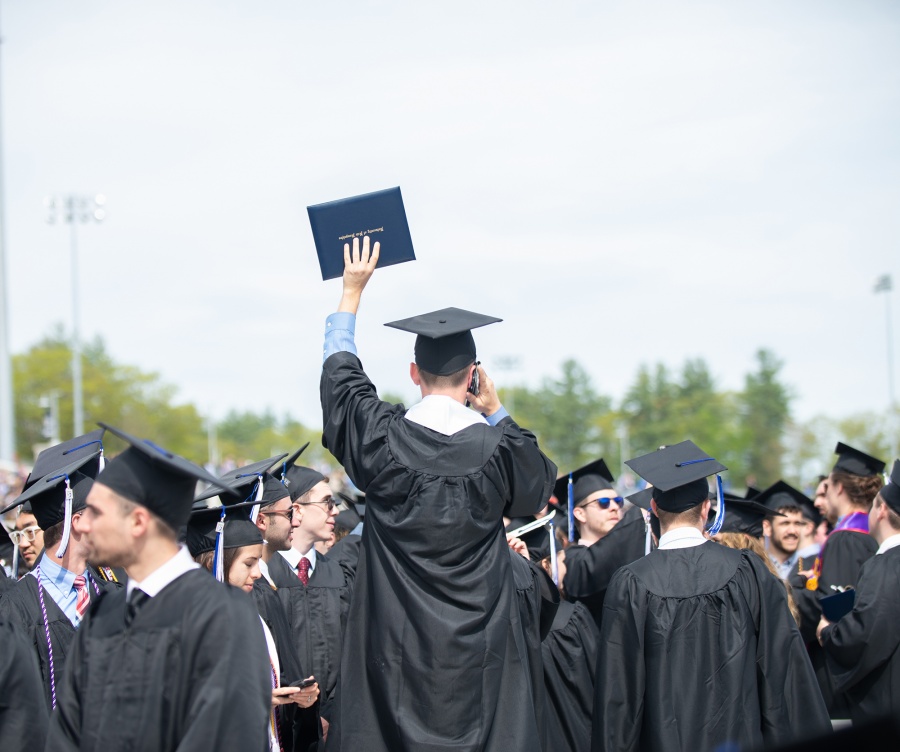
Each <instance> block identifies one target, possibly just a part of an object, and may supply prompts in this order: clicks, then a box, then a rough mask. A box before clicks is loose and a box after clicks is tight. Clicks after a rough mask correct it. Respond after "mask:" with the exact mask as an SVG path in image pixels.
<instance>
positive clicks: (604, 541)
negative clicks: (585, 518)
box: [563, 507, 647, 629]
mask: <svg viewBox="0 0 900 752" xmlns="http://www.w3.org/2000/svg"><path fill="white" fill-rule="evenodd" d="M646 544H647V524H646V522H644V516H643V510H642V509H640V508H639V507H631V509H629V510H628V511H627V512H625V515H624V516H623V517H622V519H621V520H620V521H619V522H618V524H616V526H615V527H614V528H613V529H612V530H610V531H609V533H607V534H606V535H605V536H603V537H602V538H601V539H600V540H598V541H597V542H596V543H594V544H593V545H592V546H587V547H586V546H569V547H568V548H567V549H566V576H565V578H564V579H563V592H564V593H565V594H566V598H568V599H569V600H572V601H578V602H580V603H583V604H584V605H585V606H586V607H587V609H588V611H589V612H590V614H591V616H592V617H593V618H594V622H595V623H596V625H597V628H598V629H599V628H600V622H601V619H602V618H603V599H604V598H605V597H606V589H607V587H609V581H610V580H611V579H612V576H613V575H614V574H615V573H616V570H617V569H618V568H619V567H623V566H625V565H626V564H630V563H631V562H633V561H637V560H638V559H640V558H641V557H642V556H643V555H644V551H645V549H646Z"/></svg>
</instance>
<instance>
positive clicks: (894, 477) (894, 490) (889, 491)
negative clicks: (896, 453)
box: [878, 460, 900, 514]
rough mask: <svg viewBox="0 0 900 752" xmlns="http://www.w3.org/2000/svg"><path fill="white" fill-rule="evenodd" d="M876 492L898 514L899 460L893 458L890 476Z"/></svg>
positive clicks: (899, 505)
mask: <svg viewBox="0 0 900 752" xmlns="http://www.w3.org/2000/svg"><path fill="white" fill-rule="evenodd" d="M878 493H879V494H881V498H882V499H884V501H885V503H886V504H887V505H888V506H889V507H890V508H891V509H893V510H894V511H895V512H896V513H897V514H900V460H894V466H893V467H892V468H891V477H890V478H888V482H887V484H886V485H885V486H884V488H882V489H881V490H880V491H879V492H878Z"/></svg>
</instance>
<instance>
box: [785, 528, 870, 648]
mask: <svg viewBox="0 0 900 752" xmlns="http://www.w3.org/2000/svg"><path fill="white" fill-rule="evenodd" d="M877 550H878V544H877V543H876V542H875V539H874V538H872V537H871V536H869V535H866V534H865V533H860V532H857V531H855V530H837V531H835V532H833V533H832V534H831V535H830V536H829V537H828V542H827V543H826V544H825V550H824V551H823V552H822V569H821V572H820V573H819V582H818V586H817V588H816V589H815V590H805V589H794V591H793V593H794V600H795V601H796V602H797V607H798V608H799V609H800V629H801V631H802V633H803V639H804V640H806V642H807V643H808V644H810V645H812V644H813V643H816V627H818V626H819V619H820V618H821V616H822V608H821V606H819V598H824V597H825V596H826V595H833V594H834V590H832V589H831V586H832V585H838V586H844V585H850V586H855V585H856V583H857V582H858V581H859V573H860V570H861V569H862V565H863V564H865V563H866V562H867V561H868V560H869V559H871V558H872V556H874V555H875V551H877Z"/></svg>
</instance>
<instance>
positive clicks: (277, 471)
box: [269, 441, 309, 486]
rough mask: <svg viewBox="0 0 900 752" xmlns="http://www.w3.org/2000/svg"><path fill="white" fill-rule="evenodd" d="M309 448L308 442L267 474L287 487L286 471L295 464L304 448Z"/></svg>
mask: <svg viewBox="0 0 900 752" xmlns="http://www.w3.org/2000/svg"><path fill="white" fill-rule="evenodd" d="M308 446H309V442H308V441H307V442H306V443H305V444H304V445H303V446H302V447H300V448H299V449H298V450H297V451H296V452H294V453H293V454H292V455H291V456H290V457H288V458H287V459H286V460H284V461H282V462H280V463H279V464H278V467H273V468H272V469H271V470H270V471H269V472H271V473H272V475H273V476H274V477H275V478H276V479H277V480H278V481H279V482H280V483H283V484H284V485H285V486H287V485H288V481H287V480H286V473H287V471H288V470H289V469H290V468H292V467H293V466H294V463H295V462H297V459H298V458H299V457H300V455H301V454H303V452H305V451H306V447H308Z"/></svg>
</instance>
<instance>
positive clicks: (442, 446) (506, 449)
mask: <svg viewBox="0 0 900 752" xmlns="http://www.w3.org/2000/svg"><path fill="white" fill-rule="evenodd" d="M376 247H377V244H376ZM345 255H346V256H347V257H348V259H349V251H348V253H347V254H345ZM370 261H371V260H370V257H369V252H368V240H367V239H366V241H365V243H364V249H363V254H362V257H361V256H360V253H359V249H358V247H357V248H356V249H355V251H354V260H353V261H352V262H350V263H349V264H348V265H347V267H346V269H345V273H344V297H343V299H342V304H341V308H340V310H339V312H338V313H337V314H335V315H333V316H331V317H329V320H328V323H327V327H326V332H329V333H331V332H334V333H336V334H337V336H338V337H341V336H343V337H344V341H343V343H341V344H338V345H335V342H334V340H327V341H326V359H325V362H324V367H323V372H322V379H321V387H320V391H321V399H322V411H323V416H324V424H325V425H324V432H323V444H324V445H325V446H326V447H327V448H328V449H329V450H330V451H331V453H332V454H333V455H334V456H335V458H336V459H337V460H338V462H340V463H341V464H342V465H343V467H344V468H345V470H346V472H347V475H348V476H349V477H350V479H351V480H352V481H353V483H354V485H355V486H356V487H357V488H359V489H360V490H361V491H363V492H364V493H365V494H366V517H365V525H364V528H363V534H362V543H361V547H360V556H359V565H358V570H357V574H356V584H355V589H354V593H353V599H352V601H351V604H350V614H349V618H348V622H347V630H346V632H345V635H344V652H343V655H342V657H341V677H340V684H339V686H338V694H337V698H338V701H337V703H336V712H335V715H334V717H333V719H332V729H331V731H330V732H329V737H328V749H333V750H357V749H366V750H368V751H370V752H381V751H382V750H384V751H387V750H390V752H402V750H445V749H454V750H460V752H466V751H471V752H474V751H475V750H485V751H490V750H504V751H505V750H511V749H515V750H517V751H518V752H531V751H534V752H537V750H540V749H541V732H540V729H539V724H538V719H537V713H536V709H535V700H534V697H533V683H532V676H531V673H530V671H531V670H530V667H529V661H528V650H527V646H525V645H524V644H523V635H522V626H521V624H519V623H516V622H514V621H513V619H512V615H513V614H515V613H516V612H517V611H518V606H517V588H516V582H515V578H514V573H513V570H512V565H511V563H510V555H509V553H508V549H507V544H506V540H505V535H504V532H503V521H502V518H503V515H504V514H505V515H506V516H508V517H516V516H525V515H530V514H534V513H535V512H536V511H538V510H539V509H540V508H541V507H543V506H544V505H545V504H546V503H547V499H548V498H549V497H550V489H551V487H552V485H553V481H554V479H555V478H556V467H555V466H554V465H553V463H551V462H550V461H549V460H548V459H547V458H546V457H545V456H544V455H543V454H542V453H541V451H540V449H539V448H538V446H537V442H536V440H535V438H534V436H533V435H532V434H531V433H529V432H528V431H525V430H524V429H522V428H520V427H519V426H518V425H517V424H516V423H515V422H514V421H513V420H512V418H510V417H508V415H507V414H506V412H505V410H504V411H502V413H501V412H500V411H501V410H502V408H501V407H500V406H499V400H497V399H496V391H495V389H494V387H493V384H492V382H490V381H489V380H488V379H487V376H486V374H485V372H484V369H483V368H481V367H480V366H476V364H475V360H476V358H475V343H474V339H473V338H472V335H471V332H470V331H469V330H470V329H471V328H473V327H475V326H480V325H484V324H485V323H489V322H491V321H492V319H489V318H488V317H481V316H479V315H478V314H471V313H468V312H462V311H458V310H457V309H448V310H447V311H445V312H435V314H434V315H433V316H431V315H426V316H424V317H417V318H416V319H414V320H410V321H406V322H395V323H394V324H393V325H394V326H396V327H397V328H405V329H412V330H417V333H418V334H419V335H420V336H419V337H418V338H417V340H416V364H415V365H414V366H412V367H411V372H412V374H413V380H414V382H415V383H417V384H422V383H425V384H426V386H425V387H423V391H427V390H428V389H429V388H428V387H427V383H430V384H432V385H434V384H438V383H440V382H439V380H438V379H439V377H441V376H450V375H454V374H455V375H456V378H454V379H453V381H452V383H453V384H454V385H455V386H451V387H450V390H451V391H452V392H453V395H454V396H450V395H449V394H437V393H433V392H432V393H429V396H425V397H424V399H423V401H422V402H421V403H419V405H417V406H416V407H415V408H413V410H411V411H410V412H409V413H407V411H406V410H405V409H404V408H403V406H402V405H392V404H389V403H387V402H383V401H382V400H380V399H379V398H378V395H377V392H376V389H375V386H374V385H373V384H372V382H371V381H370V380H369V379H368V377H367V376H366V374H365V372H364V371H363V368H362V364H361V363H360V360H359V359H358V358H357V357H356V355H355V354H354V353H353V351H352V350H355V345H353V344H352V342H351V343H347V341H346V339H347V335H350V336H351V337H352V334H351V332H352V327H353V326H354V325H355V312H356V308H357V306H358V303H359V294H360V293H361V291H362V287H363V286H364V285H365V282H366V281H367V280H368V277H369V276H370V275H371V272H372V270H373V269H374V262H371V263H370ZM429 322H433V328H432V327H429ZM423 324H424V325H425V326H424V328H425V332H426V333H425V334H423V333H422V328H423V327H422V325H423ZM445 324H446V326H445ZM442 327H444V328H442ZM429 331H430V332H431V334H428V332H429ZM443 331H446V332H447V336H445V337H439V338H436V337H435V335H437V334H439V333H442V332H443ZM329 336H330V335H329ZM423 372H425V373H426V374H427V375H426V376H425V377H424V378H425V382H422V378H423V377H422V373H423ZM475 373H477V374H478V376H477V378H478V379H479V381H480V384H479V386H475V384H474V383H473V375H474V374H475ZM430 376H435V377H437V378H436V379H434V380H430ZM457 378H458V379H459V381H457V380H456V379H457ZM467 384H468V385H469V388H473V389H476V390H477V391H478V392H479V394H477V395H476V394H475V393H474V392H473V391H469V392H468V394H466V390H467ZM457 395H458V396H457ZM466 397H468V400H469V401H470V402H471V403H472V405H473V406H474V407H476V408H477V409H479V410H481V411H482V412H484V413H485V414H486V415H487V416H488V418H484V417H479V416H478V415H477V413H475V412H473V411H468V410H466V409H465V408H464V406H463V400H464V399H465V398H466ZM490 418H493V420H494V421H496V425H491V424H490V423H489V419H490Z"/></svg>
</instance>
